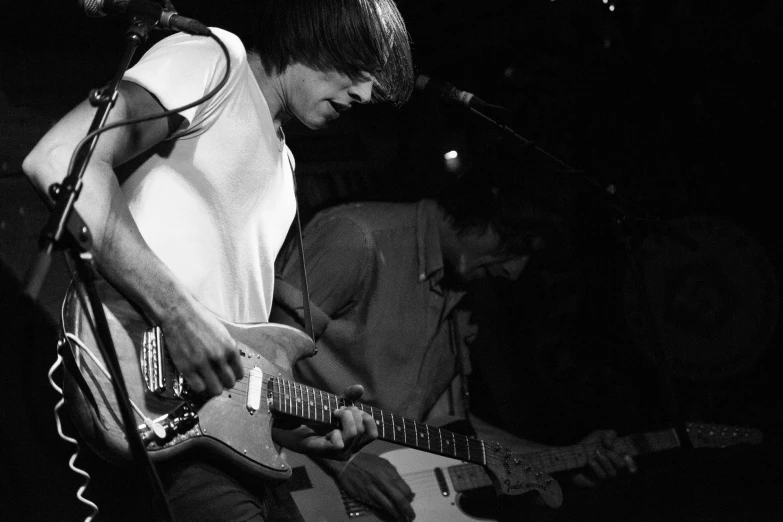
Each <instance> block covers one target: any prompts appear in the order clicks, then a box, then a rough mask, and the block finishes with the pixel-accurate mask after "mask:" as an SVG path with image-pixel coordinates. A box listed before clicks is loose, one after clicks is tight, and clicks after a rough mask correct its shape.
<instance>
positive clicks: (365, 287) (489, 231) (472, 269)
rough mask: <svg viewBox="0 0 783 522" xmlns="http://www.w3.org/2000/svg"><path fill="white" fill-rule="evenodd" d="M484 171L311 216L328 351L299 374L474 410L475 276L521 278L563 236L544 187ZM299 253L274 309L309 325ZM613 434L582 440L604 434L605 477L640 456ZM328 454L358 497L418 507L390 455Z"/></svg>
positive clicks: (404, 405)
mask: <svg viewBox="0 0 783 522" xmlns="http://www.w3.org/2000/svg"><path fill="white" fill-rule="evenodd" d="M484 167H486V168H487V170H486V172H491V171H492V170H491V169H490V168H489V165H484ZM484 167H483V168H484ZM479 174H482V173H479ZM515 174H516V173H515ZM516 177H517V178H521V177H522V176H516ZM483 179H486V176H474V175H471V174H466V175H464V176H463V177H462V178H461V179H460V180H459V181H456V182H454V183H453V185H452V186H451V187H449V188H448V190H447V191H445V193H443V194H441V195H440V196H439V197H438V199H437V200H432V199H424V200H421V201H419V202H416V203H377V202H376V203H355V204H348V205H343V206H339V207H334V208H331V209H326V210H324V211H321V212H320V213H318V214H317V215H316V216H315V217H314V218H313V220H312V221H311V222H310V223H309V224H308V225H307V227H306V229H305V235H304V242H305V248H304V251H305V254H306V256H307V259H306V263H307V269H308V274H309V276H308V283H309V286H310V296H311V301H312V306H311V309H312V310H313V314H314V315H313V316H314V320H313V322H314V323H315V324H314V329H315V331H316V339H317V344H318V346H319V352H318V355H317V356H316V357H314V358H312V359H302V360H301V361H299V363H297V365H296V367H295V373H296V374H297V375H296V376H297V379H298V380H299V381H301V382H306V383H308V384H311V385H312V386H314V387H316V388H319V389H324V390H330V389H341V387H344V385H345V384H346V383H350V382H354V381H360V382H362V383H364V384H365V395H364V399H363V402H365V403H367V404H370V405H372V406H377V407H379V408H381V409H384V410H386V411H390V412H394V413H397V414H400V415H402V416H405V417H408V418H411V419H413V420H416V421H420V422H425V423H430V424H434V423H435V422H434V419H438V418H443V417H444V416H446V415H448V416H451V417H456V418H458V419H463V421H464V420H465V419H468V414H467V411H468V409H467V400H466V399H467V397H466V395H465V393H464V387H463V385H464V384H465V382H464V380H465V377H466V375H467V373H468V372H469V360H468V356H467V353H466V348H465V340H466V339H468V338H470V337H471V336H472V335H473V334H474V333H475V332H473V331H472V328H471V326H470V325H468V324H467V320H466V315H467V314H466V313H465V310H462V309H461V307H460V302H461V300H462V299H463V297H464V296H465V295H466V292H467V289H468V285H469V284H470V283H472V282H476V281H479V280H480V279H483V278H488V277H502V278H506V279H508V280H513V279H515V278H517V277H518V276H519V274H520V272H521V271H522V270H523V269H524V267H525V265H526V263H527V262H528V260H529V258H530V257H531V256H536V255H539V256H540V255H544V253H545V249H544V246H545V245H546V246H547V247H549V245H552V246H551V247H549V250H552V252H549V254H550V255H557V252H554V250H556V248H555V246H554V245H555V244H556V243H557V242H558V241H559V236H560V232H559V227H560V225H559V224H558V223H557V222H556V221H555V219H554V218H552V217H551V216H552V215H553V214H551V213H547V212H544V211H543V210H542V209H543V206H542V205H541V206H539V205H533V204H532V201H531V200H530V199H529V197H530V194H531V192H530V191H531V190H535V187H526V186H520V183H519V182H518V183H516V185H512V184H511V183H505V186H504V185H503V184H490V183H488V182H484V181H483ZM524 196H528V197H527V198H526V197H524ZM292 253H294V254H295V251H294V250H293V249H292V251H288V252H285V253H284V254H281V256H280V257H279V258H278V275H277V278H278V281H277V283H276V285H275V308H274V309H273V312H272V320H273V321H275V322H282V323H286V324H290V325H294V326H296V325H298V326H299V327H300V328H301V324H302V323H301V320H302V319H301V318H302V312H301V309H302V307H301V293H300V291H299V288H298V285H299V275H298V274H299V270H300V269H299V264H298V258H297V257H296V256H295V255H292ZM470 420H471V421H472V429H474V430H475V431H477V432H478V433H477V435H478V436H479V438H480V439H483V440H490V441H491V440H495V441H497V442H499V443H501V444H504V445H505V446H506V447H507V448H508V449H510V450H512V451H515V452H520V451H531V450H534V449H535V448H536V447H539V448H543V446H540V445H539V446H536V445H534V444H532V443H530V442H528V441H524V440H520V439H519V438H517V437H514V436H513V435H511V434H508V433H504V432H501V431H500V430H498V429H497V428H493V427H492V426H489V425H488V424H487V423H483V422H481V421H479V420H478V419H477V418H475V417H470ZM462 424H463V425H465V423H464V422H463V423H462ZM449 428H450V429H451V431H463V433H464V434H466V435H471V434H472V433H471V426H470V425H468V426H467V433H465V430H459V429H458V428H456V427H454V426H450V427H449ZM614 437H615V433H614V432H612V431H600V432H595V433H593V434H591V435H589V436H588V438H587V439H585V440H584V441H583V442H596V441H598V440H600V441H602V443H603V447H604V450H603V451H600V452H599V453H598V454H596V455H594V456H592V458H591V459H590V461H589V465H590V468H592V470H593V472H594V473H595V475H597V476H598V477H606V476H609V475H615V474H616V473H617V470H618V469H621V468H627V467H628V466H633V461H631V460H627V459H625V458H623V457H621V456H620V455H618V454H617V453H615V452H614V451H613V450H612V443H613V440H614ZM318 463H319V465H321V467H323V468H324V470H325V471H326V472H327V473H328V474H330V475H331V476H332V477H333V478H334V479H335V480H336V481H337V483H338V485H339V486H340V487H342V488H343V489H344V490H345V491H346V492H347V493H348V494H349V495H351V496H352V497H354V498H356V499H357V500H360V501H362V502H364V503H366V504H369V505H373V506H376V507H379V508H381V509H382V510H383V511H384V512H385V513H386V514H387V515H388V516H391V517H393V518H394V519H398V520H411V519H412V518H413V517H414V516H415V513H414V512H413V509H412V508H411V490H410V488H409V487H408V485H407V484H406V483H405V481H404V480H403V479H402V478H401V477H400V476H399V474H398V473H397V471H396V470H395V469H394V467H393V466H392V465H391V464H389V463H388V462H387V461H386V460H384V459H382V458H380V457H377V456H374V455H371V454H368V453H366V452H361V453H358V454H356V455H354V457H352V459H351V460H349V461H348V463H345V462H339V463H337V462H328V461H320V462H318ZM578 480H580V481H582V482H583V483H585V481H588V480H589V479H588V478H587V476H586V475H582V476H580V478H579V479H578Z"/></svg>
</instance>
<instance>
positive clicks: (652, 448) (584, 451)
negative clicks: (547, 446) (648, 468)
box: [524, 428, 681, 473]
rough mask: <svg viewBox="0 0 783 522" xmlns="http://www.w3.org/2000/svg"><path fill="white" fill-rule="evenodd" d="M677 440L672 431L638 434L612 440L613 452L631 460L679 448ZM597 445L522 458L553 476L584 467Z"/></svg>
mask: <svg viewBox="0 0 783 522" xmlns="http://www.w3.org/2000/svg"><path fill="white" fill-rule="evenodd" d="M680 446H681V443H680V439H679V437H678V436H677V432H676V430H675V429H674V428H669V429H665V430H661V431H652V432H648V433H639V434H635V435H629V436H627V437H619V438H618V439H617V440H615V444H614V450H615V451H616V452H617V453H619V454H621V455H630V456H632V457H635V456H637V455H641V454H644V453H653V452H656V451H664V450H668V449H674V448H679V447H680ZM601 448H602V445H601V443H600V442H595V443H591V444H577V445H574V446H567V447H564V448H556V449H552V450H546V451H539V452H536V453H529V454H525V455H524V459H525V460H526V461H529V462H531V463H535V464H537V465H538V466H539V467H540V468H542V469H543V470H544V471H545V472H547V473H556V472H558V471H566V470H572V469H577V468H581V467H582V466H585V465H586V464H587V461H588V460H589V458H590V456H591V455H593V454H595V452H596V451H598V450H600V449H601Z"/></svg>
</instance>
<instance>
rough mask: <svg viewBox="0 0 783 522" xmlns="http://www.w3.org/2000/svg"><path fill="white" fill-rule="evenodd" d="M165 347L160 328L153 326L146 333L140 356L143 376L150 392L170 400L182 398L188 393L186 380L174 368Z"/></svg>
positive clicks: (142, 341)
mask: <svg viewBox="0 0 783 522" xmlns="http://www.w3.org/2000/svg"><path fill="white" fill-rule="evenodd" d="M165 347H166V344H165V342H164V339H163V330H161V328H160V326H153V327H152V328H150V329H149V330H147V331H145V332H144V335H143V337H142V340H141V353H140V354H139V362H140V363H141V375H142V377H144V384H145V385H146V386H147V390H149V391H150V392H152V393H154V394H156V395H163V396H166V397H168V398H182V397H183V395H184V394H185V393H186V391H187V390H186V387H185V379H183V378H182V376H181V375H180V373H179V372H178V371H177V369H176V368H174V364H173V363H172V362H171V358H170V357H169V356H168V354H167V353H166V350H165Z"/></svg>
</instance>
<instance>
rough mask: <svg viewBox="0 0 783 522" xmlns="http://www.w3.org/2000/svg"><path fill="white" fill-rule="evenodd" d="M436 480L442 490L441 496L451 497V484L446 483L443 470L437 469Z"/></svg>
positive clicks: (435, 470)
mask: <svg viewBox="0 0 783 522" xmlns="http://www.w3.org/2000/svg"><path fill="white" fill-rule="evenodd" d="M434 472H435V479H436V480H437V481H438V488H440V494H441V495H443V496H444V497H448V496H449V495H450V493H451V492H450V491H449V484H448V482H446V475H444V474H443V470H442V469H440V468H435V469H434Z"/></svg>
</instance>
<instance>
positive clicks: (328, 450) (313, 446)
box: [272, 384, 378, 460]
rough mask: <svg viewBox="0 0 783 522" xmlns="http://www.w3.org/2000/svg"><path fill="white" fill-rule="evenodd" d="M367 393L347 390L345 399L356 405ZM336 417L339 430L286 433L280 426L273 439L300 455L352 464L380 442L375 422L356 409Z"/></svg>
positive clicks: (344, 410) (356, 387)
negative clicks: (361, 452) (360, 453)
mask: <svg viewBox="0 0 783 522" xmlns="http://www.w3.org/2000/svg"><path fill="white" fill-rule="evenodd" d="M363 393H364V388H362V387H361V386H360V385H358V384H357V385H354V386H350V387H349V388H347V389H346V390H345V393H343V395H344V396H345V398H347V399H350V400H352V401H355V400H358V399H359V398H360V397H361V396H362V394H363ZM332 416H333V417H334V418H335V419H337V420H338V422H339V423H340V427H339V428H337V429H329V428H326V429H318V428H315V427H311V426H306V425H300V426H298V427H296V428H293V429H286V428H283V427H280V426H279V425H278V426H273V427H272V437H273V439H274V441H275V442H277V443H278V444H280V445H281V446H283V447H285V448H288V449H290V450H292V451H296V452H297V453H304V454H306V455H310V456H313V457H321V458H325V459H332V460H348V459H349V458H351V457H352V456H353V455H354V454H355V453H356V452H358V451H359V450H360V449H362V448H363V447H364V446H366V445H367V444H369V443H370V442H372V441H374V440H375V439H377V438H378V426H376V425H375V420H374V419H373V418H372V416H370V414H369V413H366V412H364V411H362V410H360V409H359V408H357V407H355V406H349V407H345V406H342V407H340V409H338V410H336V411H334V412H332Z"/></svg>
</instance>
